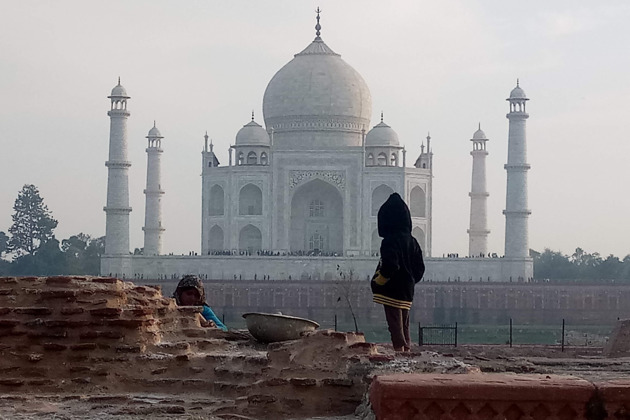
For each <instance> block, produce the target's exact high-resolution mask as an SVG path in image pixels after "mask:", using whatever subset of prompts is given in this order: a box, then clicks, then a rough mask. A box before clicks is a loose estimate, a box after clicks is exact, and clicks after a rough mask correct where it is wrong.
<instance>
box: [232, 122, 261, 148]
mask: <svg viewBox="0 0 630 420" xmlns="http://www.w3.org/2000/svg"><path fill="white" fill-rule="evenodd" d="M235 144H236V145H237V146H269V134H267V131H265V129H264V128H262V126H261V125H260V124H258V123H257V122H256V121H254V120H251V121H250V122H249V123H247V124H245V125H244V126H243V128H241V129H240V130H238V133H236V143H235Z"/></svg>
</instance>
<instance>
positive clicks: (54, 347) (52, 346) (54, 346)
mask: <svg viewBox="0 0 630 420" xmlns="http://www.w3.org/2000/svg"><path fill="white" fill-rule="evenodd" d="M42 347H43V348H44V350H46V351H64V350H67V349H68V346H66V345H65V344H59V343H43V344H42Z"/></svg>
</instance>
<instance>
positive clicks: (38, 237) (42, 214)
mask: <svg viewBox="0 0 630 420" xmlns="http://www.w3.org/2000/svg"><path fill="white" fill-rule="evenodd" d="M13 210H14V211H15V213H14V214H13V216H12V219H13V224H12V225H11V227H10V228H9V233H11V239H10V240H9V249H10V250H11V251H13V252H15V253H16V255H17V256H18V257H19V256H21V255H24V254H30V255H33V253H34V252H35V250H36V249H37V248H38V247H39V246H40V245H41V244H43V243H45V242H46V241H47V240H49V239H51V238H52V237H53V230H54V229H55V228H56V227H57V221H56V220H55V219H53V218H52V216H51V213H50V211H49V210H48V207H47V206H46V205H45V204H44V199H43V198H42V197H41V196H40V195H39V190H38V189H37V187H36V186H35V185H32V184H28V185H24V187H22V190H21V191H20V192H19V193H18V196H17V199H16V200H15V204H14V205H13Z"/></svg>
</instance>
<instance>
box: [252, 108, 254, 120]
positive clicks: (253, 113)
mask: <svg viewBox="0 0 630 420" xmlns="http://www.w3.org/2000/svg"><path fill="white" fill-rule="evenodd" d="M252 121H254V110H253V109H252Z"/></svg>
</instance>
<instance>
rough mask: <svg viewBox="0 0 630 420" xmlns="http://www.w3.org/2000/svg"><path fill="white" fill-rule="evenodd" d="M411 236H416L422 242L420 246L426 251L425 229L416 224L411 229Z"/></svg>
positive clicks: (419, 242)
mask: <svg viewBox="0 0 630 420" xmlns="http://www.w3.org/2000/svg"><path fill="white" fill-rule="evenodd" d="M411 236H413V237H414V238H416V241H418V244H420V248H422V251H423V253H424V245H425V241H426V238H425V234H424V230H422V229H421V228H419V227H418V226H416V227H414V228H413V230H412V231H411Z"/></svg>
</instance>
